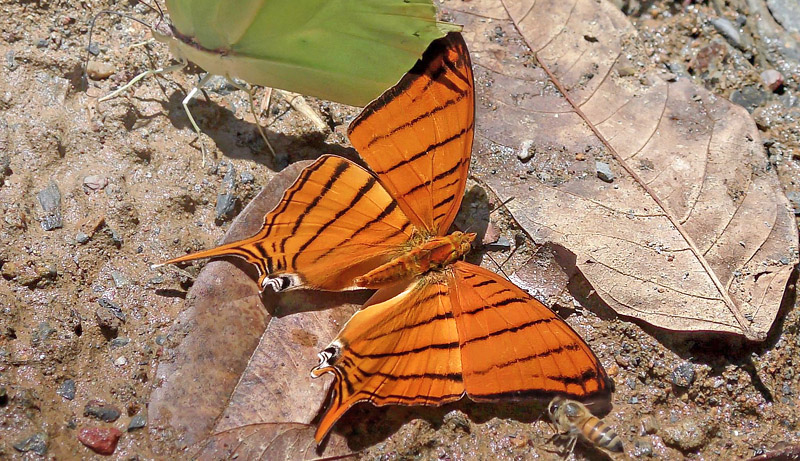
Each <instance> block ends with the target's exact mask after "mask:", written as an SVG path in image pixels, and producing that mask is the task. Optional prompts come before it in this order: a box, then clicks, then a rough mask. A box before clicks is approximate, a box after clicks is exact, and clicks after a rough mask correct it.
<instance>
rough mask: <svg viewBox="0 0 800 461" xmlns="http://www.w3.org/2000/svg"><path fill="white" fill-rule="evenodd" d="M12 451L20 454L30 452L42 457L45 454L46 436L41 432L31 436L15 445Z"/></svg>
mask: <svg viewBox="0 0 800 461" xmlns="http://www.w3.org/2000/svg"><path fill="white" fill-rule="evenodd" d="M14 449H15V450H17V451H19V452H22V453H27V452H29V451H32V452H34V453H36V454H38V455H44V454H45V453H47V434H45V433H43V432H39V433H37V434H33V435H32V436H30V437H28V438H25V439H22V440H20V441H19V442H17V443H15V444H14Z"/></svg>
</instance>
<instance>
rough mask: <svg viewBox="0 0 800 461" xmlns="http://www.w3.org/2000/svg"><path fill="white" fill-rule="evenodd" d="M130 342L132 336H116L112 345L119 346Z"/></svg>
mask: <svg viewBox="0 0 800 461" xmlns="http://www.w3.org/2000/svg"><path fill="white" fill-rule="evenodd" d="M130 342H131V338H114V339H112V340H111V347H113V348H117V347H123V346H127V345H128V343H130Z"/></svg>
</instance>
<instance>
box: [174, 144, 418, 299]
mask: <svg viewBox="0 0 800 461" xmlns="http://www.w3.org/2000/svg"><path fill="white" fill-rule="evenodd" d="M411 232H412V226H411V223H410V222H409V221H408V218H406V216H405V215H404V214H403V212H402V211H401V210H400V208H399V207H398V206H397V202H396V201H395V200H394V199H392V197H391V196H390V195H389V194H388V193H387V192H386V190H385V189H384V188H383V187H382V186H381V184H380V183H379V182H378V181H377V180H376V179H375V177H374V176H373V175H371V174H370V173H368V172H367V171H365V170H364V169H363V168H361V167H360V166H358V165H356V164H354V163H353V162H350V161H349V160H346V159H344V158H341V157H336V156H330V155H326V156H323V157H320V158H319V159H318V160H317V161H315V162H314V163H312V164H311V165H310V166H308V167H307V168H306V169H305V170H303V172H302V173H301V174H300V176H299V177H298V178H297V180H296V181H295V183H294V184H293V185H292V186H291V187H289V188H288V189H287V190H286V192H285V193H284V195H283V198H282V199H281V201H280V202H279V204H278V206H277V207H275V209H273V210H272V211H270V212H269V213H267V215H266V216H265V217H264V227H263V228H262V229H261V231H259V233H258V234H256V235H255V236H253V237H251V238H249V239H246V240H242V241H239V242H234V243H231V244H228V245H223V246H220V247H217V248H214V249H211V250H207V251H202V252H199V253H194V254H190V255H187V256H184V257H179V258H175V259H172V260H170V261H167V262H166V263H164V264H167V263H175V262H181V261H188V260H193V259H199V258H207V257H214V256H225V255H231V256H238V257H241V258H244V259H245V260H247V261H248V262H250V263H252V264H253V265H254V266H256V267H257V268H258V270H259V274H260V277H259V284H260V286H261V287H262V288H264V287H266V286H267V285H270V286H272V288H274V289H275V291H281V290H286V289H290V288H298V287H308V288H316V289H323V290H345V289H351V288H355V284H354V283H353V279H354V278H355V277H357V276H359V275H363V274H364V273H366V272H368V271H369V270H371V269H373V268H375V267H377V266H379V265H381V264H383V263H385V262H386V261H388V260H390V259H391V258H392V257H393V256H394V255H395V254H396V253H397V252H398V251H399V250H400V249H401V248H402V246H403V245H404V244H405V243H406V242H407V241H408V239H409V238H410V236H411Z"/></svg>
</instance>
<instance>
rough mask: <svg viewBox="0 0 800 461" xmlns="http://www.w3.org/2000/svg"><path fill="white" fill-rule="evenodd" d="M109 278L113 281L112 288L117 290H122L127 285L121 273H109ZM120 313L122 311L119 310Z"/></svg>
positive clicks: (126, 280)
mask: <svg viewBox="0 0 800 461" xmlns="http://www.w3.org/2000/svg"><path fill="white" fill-rule="evenodd" d="M111 278H112V279H113V280H114V286H116V287H117V288H122V287H124V286H125V285H127V284H128V279H127V278H126V277H125V275H123V274H122V272H119V271H111ZM120 312H122V311H121V310H120ZM123 320H124V319H123Z"/></svg>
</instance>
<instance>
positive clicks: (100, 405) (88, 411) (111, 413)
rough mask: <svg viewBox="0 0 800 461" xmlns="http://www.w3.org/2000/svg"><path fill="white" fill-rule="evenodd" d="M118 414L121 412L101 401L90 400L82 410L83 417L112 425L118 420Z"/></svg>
mask: <svg viewBox="0 0 800 461" xmlns="http://www.w3.org/2000/svg"><path fill="white" fill-rule="evenodd" d="M120 414H121V412H120V411H119V409H117V407H115V406H113V405H110V404H108V403H105V402H103V401H102V400H90V401H89V402H88V403H87V404H86V406H85V407H84V408H83V416H91V417H92V418H96V419H99V420H101V421H105V422H107V423H113V422H114V421H116V420H117V419H119V415H120Z"/></svg>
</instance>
